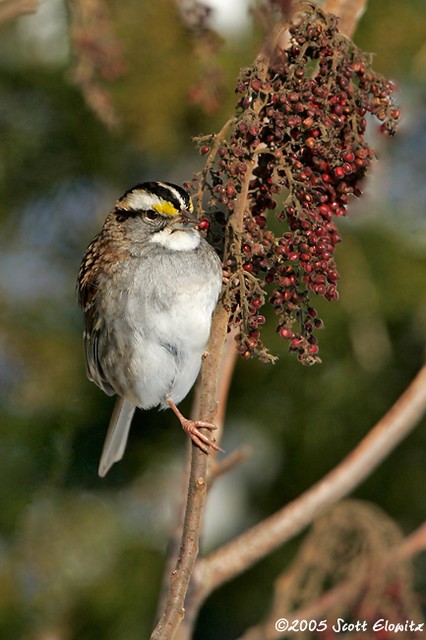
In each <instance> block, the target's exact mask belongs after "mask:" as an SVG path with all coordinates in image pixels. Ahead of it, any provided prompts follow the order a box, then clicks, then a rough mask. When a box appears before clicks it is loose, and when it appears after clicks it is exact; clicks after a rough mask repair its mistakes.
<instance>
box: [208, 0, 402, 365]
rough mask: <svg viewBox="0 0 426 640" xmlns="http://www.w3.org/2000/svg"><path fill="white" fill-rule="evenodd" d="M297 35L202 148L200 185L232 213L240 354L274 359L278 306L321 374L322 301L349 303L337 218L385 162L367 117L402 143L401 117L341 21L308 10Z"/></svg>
mask: <svg viewBox="0 0 426 640" xmlns="http://www.w3.org/2000/svg"><path fill="white" fill-rule="evenodd" d="M289 34H290V42H289V45H288V46H287V48H286V49H285V50H283V49H281V48H279V47H278V46H276V47H275V48H273V50H272V52H270V53H269V54H268V55H266V54H263V55H262V56H260V57H259V58H258V59H257V60H256V62H255V63H254V65H253V66H252V67H249V68H245V69H243V70H242V72H241V74H240V77H239V80H238V84H237V93H238V94H239V101H238V105H237V110H236V115H235V118H233V119H232V120H231V121H230V122H229V123H228V124H227V126H226V127H225V128H224V129H223V130H222V132H221V133H220V134H218V135H217V136H210V137H205V138H200V139H199V144H200V152H201V153H202V154H206V155H207V162H206V165H205V169H204V171H203V172H202V174H201V175H199V176H198V183H199V192H200V191H201V190H205V189H204V188H205V187H207V188H208V189H209V191H210V195H211V197H210V202H209V205H210V209H211V210H214V209H217V208H220V209H221V210H222V214H221V215H222V217H223V220H224V223H223V225H222V229H223V238H224V246H223V254H224V255H223V258H224V274H225V282H226V293H225V303H226V304H227V305H228V307H229V309H230V311H231V324H233V325H238V326H239V327H240V332H239V336H238V342H239V347H238V348H239V351H240V353H241V355H242V356H243V357H245V358H248V357H251V356H252V355H257V356H259V357H260V358H261V359H264V360H267V359H270V358H271V356H270V354H269V353H268V351H267V349H266V348H265V347H264V345H263V344H262V342H261V339H260V329H261V326H262V325H263V324H264V323H265V316H264V315H262V313H261V311H262V307H264V305H265V304H266V303H267V302H268V303H269V305H270V306H272V309H273V311H274V312H275V314H276V315H277V316H278V323H277V331H278V332H279V334H280V335H281V336H282V337H283V338H284V339H285V340H288V341H289V345H290V350H291V351H293V352H295V353H296V354H297V356H298V358H299V360H300V361H301V362H303V363H304V364H312V363H314V362H316V361H318V360H319V358H318V355H317V353H318V344H317V339H316V337H315V333H314V332H315V330H316V329H320V328H321V327H322V326H323V323H322V321H321V320H320V319H319V318H318V314H317V312H316V310H315V309H314V307H313V306H312V303H311V297H312V295H311V294H317V295H319V296H323V297H324V298H326V299H327V300H336V299H337V297H338V292H337V281H338V278H339V274H338V272H337V269H336V264H335V261H334V250H335V247H336V244H337V243H338V242H339V241H340V239H341V238H340V235H339V233H338V230H337V228H336V224H335V219H336V218H338V217H339V216H343V215H345V213H346V206H347V204H348V202H349V199H350V197H351V196H360V195H361V188H360V185H361V182H362V179H363V178H364V176H365V175H366V173H367V171H368V168H369V166H370V164H371V161H372V159H373V158H374V150H373V149H372V148H371V147H370V146H369V144H368V143H367V141H366V139H365V132H366V124H367V121H366V116H367V114H368V113H371V114H373V115H374V116H376V118H377V119H378V120H379V121H380V122H381V130H382V132H383V133H384V134H387V135H392V134H393V133H394V132H395V129H396V125H397V121H398V118H399V110H398V109H397V108H396V106H395V105H394V103H393V99H392V96H391V94H392V92H393V91H394V88H395V87H394V85H393V83H391V82H389V81H387V80H386V79H385V78H383V77H382V76H380V75H379V74H377V73H375V72H374V71H373V69H372V68H371V57H370V55H367V54H365V53H363V52H362V51H360V50H359V49H358V48H357V47H356V46H355V45H354V44H353V43H352V42H351V41H350V40H349V39H348V38H346V37H345V36H343V35H342V34H340V33H339V31H338V27H337V18H335V17H334V16H332V15H327V14H325V13H324V12H323V11H321V10H320V9H319V8H318V7H315V6H313V5H307V6H306V9H305V10H304V11H303V13H301V14H300V15H299V16H298V19H297V22H295V23H293V24H292V25H291V26H290V27H289ZM199 206H200V207H201V199H199ZM272 212H273V213H272ZM223 214H224V215H223ZM215 216H216V214H211V215H210V218H211V221H212V226H214V224H213V223H214V220H215ZM275 220H277V221H279V222H281V223H284V225H285V228H284V229H283V230H282V232H279V231H277V229H279V226H280V225H278V224H277V223H276V222H275ZM204 224H206V223H204ZM216 227H217V225H216ZM216 232H217V230H216Z"/></svg>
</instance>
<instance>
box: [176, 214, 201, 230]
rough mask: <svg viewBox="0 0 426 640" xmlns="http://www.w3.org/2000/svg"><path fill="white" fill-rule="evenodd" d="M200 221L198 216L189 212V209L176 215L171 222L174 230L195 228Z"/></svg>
mask: <svg viewBox="0 0 426 640" xmlns="http://www.w3.org/2000/svg"><path fill="white" fill-rule="evenodd" d="M198 222H199V220H198V218H196V217H195V216H194V215H193V214H191V213H189V211H185V213H179V214H178V215H177V216H175V217H174V218H173V220H172V221H171V222H170V224H171V226H172V227H173V230H176V231H179V230H181V229H183V230H187V229H188V228H191V229H193V228H194V227H196V226H197V224H198Z"/></svg>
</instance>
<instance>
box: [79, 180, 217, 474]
mask: <svg viewBox="0 0 426 640" xmlns="http://www.w3.org/2000/svg"><path fill="white" fill-rule="evenodd" d="M196 224H197V220H195V219H194V217H193V207H192V202H191V199H190V197H189V195H188V193H187V192H186V191H185V190H184V189H182V188H181V187H178V186H176V185H174V184H170V183H168V182H144V183H142V184H138V185H136V186H135V187H133V188H132V189H129V191H126V193H125V194H124V195H123V196H122V197H121V198H120V199H119V200H118V201H117V202H116V204H115V207H114V209H113V210H112V211H111V212H110V214H109V215H108V217H107V219H106V221H105V223H104V226H103V228H102V230H101V232H100V233H99V234H98V235H97V236H96V237H95V239H94V240H93V241H92V242H91V244H90V245H89V247H88V248H87V251H86V254H85V256H84V258H83V261H82V264H81V267H80V272H79V275H78V283H77V287H78V294H79V302H80V305H81V307H82V308H83V311H84V316H85V331H84V346H85V353H86V368H87V375H88V377H89V379H90V380H92V381H93V382H95V383H96V384H97V385H98V387H100V388H101V389H102V390H103V391H104V392H105V393H106V394H108V395H113V394H114V393H115V394H117V396H118V398H117V401H116V405H115V407H114V411H113V415H112V417H111V422H110V425H109V428H108V433H107V436H106V439H105V444H104V448H103V451H102V456H101V460H100V464H99V475H100V476H104V475H105V474H106V473H107V471H108V470H109V468H110V467H111V466H112V465H113V464H114V462H117V461H118V460H120V459H121V458H122V456H123V453H124V450H125V447H126V442H127V437H128V433H129V429H130V423H131V421H132V417H133V413H134V410H135V408H136V407H140V408H142V409H149V408H151V407H155V406H157V405H160V406H161V408H167V407H170V408H171V409H172V410H173V411H174V412H175V414H176V415H177V416H178V418H179V420H180V422H181V424H182V427H183V428H184V430H185V431H186V432H187V433H188V434H189V435H190V437H191V438H192V440H193V441H194V443H195V444H197V445H198V446H199V447H201V448H202V449H203V451H205V452H207V451H208V448H209V447H211V448H213V449H216V450H218V449H219V447H218V446H217V445H216V443H215V442H214V441H213V440H212V439H210V438H208V437H207V436H206V435H205V434H203V433H202V432H201V431H200V430H199V428H198V427H207V428H214V425H212V424H211V423H207V422H203V421H199V420H197V421H193V420H187V419H186V418H184V417H183V415H182V414H181V413H180V411H179V410H178V409H177V407H176V405H177V404H178V403H179V402H180V401H181V400H182V399H183V398H184V397H185V396H186V395H187V393H188V392H189V390H190V389H191V387H192V386H193V384H194V382H195V379H196V378H197V375H198V372H199V370H200V366H201V358H202V355H203V351H204V349H205V347H206V344H207V340H208V338H209V333H210V326H211V317H212V313H213V311H214V308H215V306H216V303H217V300H218V297H219V294H220V289H221V283H222V269H221V264H220V260H219V258H218V256H217V255H216V253H215V251H214V250H213V249H212V247H211V246H210V245H209V244H208V243H207V242H206V240H205V239H204V238H203V237H202V236H201V235H200V233H199V231H198V230H197V229H196V228H194V227H195V226H196Z"/></svg>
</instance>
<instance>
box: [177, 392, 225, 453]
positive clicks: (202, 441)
mask: <svg viewBox="0 0 426 640" xmlns="http://www.w3.org/2000/svg"><path fill="white" fill-rule="evenodd" d="M167 404H168V405H169V407H170V409H171V410H172V411H173V413H174V414H175V415H176V416H177V417H178V418H179V422H180V423H181V425H182V429H183V430H184V431H185V432H186V433H187V434H188V435H189V437H190V438H191V440H192V442H193V443H194V444H196V445H197V447H199V448H200V449H201V451H204V453H209V451H210V449H213V450H214V451H223V449H221V448H220V447H219V445H218V444H217V443H216V442H215V441H214V440H212V439H211V438H209V437H208V436H207V435H205V434H204V433H203V432H202V431H200V429H199V428H198V427H202V428H204V429H211V430H213V429H217V427H216V425H214V424H213V423H212V422H206V421H205V420H190V419H189V418H185V416H183V415H182V413H181V412H180V411H179V409H178V408H177V406H176V405H175V403H174V402H172V401H171V400H167Z"/></svg>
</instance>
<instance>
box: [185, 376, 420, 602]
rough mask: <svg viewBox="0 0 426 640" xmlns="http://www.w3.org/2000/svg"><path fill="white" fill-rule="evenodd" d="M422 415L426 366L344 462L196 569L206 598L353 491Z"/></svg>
mask: <svg viewBox="0 0 426 640" xmlns="http://www.w3.org/2000/svg"><path fill="white" fill-rule="evenodd" d="M425 411H426V365H425V366H424V367H423V368H422V369H421V370H420V372H419V373H418V374H417V376H416V377H415V378H414V380H413V381H412V382H411V384H410V386H409V387H408V388H407V389H406V391H405V392H404V393H403V394H402V396H401V397H400V398H399V399H398V400H397V402H396V403H395V404H394V405H393V407H392V408H391V409H390V411H389V412H388V413H387V414H386V415H385V416H384V417H383V418H382V419H381V420H380V421H379V422H378V423H377V424H376V426H375V427H374V428H373V429H372V430H371V431H370V432H369V434H368V435H367V436H366V437H365V438H364V439H363V440H362V441H361V442H360V444H359V445H358V446H357V447H356V448H355V449H354V450H353V451H352V452H351V453H350V454H349V455H348V456H346V458H345V459H344V460H343V461H342V462H341V463H340V464H339V465H338V466H337V467H335V469H333V470H332V471H331V472H330V473H328V474H327V475H326V476H325V477H324V478H323V479H322V480H320V481H319V482H317V483H316V484H315V485H314V486H313V487H311V488H310V489H308V491H305V493H303V494H302V495H301V496H300V497H299V498H296V500H293V502H290V503H289V504H288V505H286V506H285V507H283V508H282V509H280V510H279V511H277V512H276V513H275V514H273V515H272V516H270V517H269V518H267V519H266V520H264V521H263V522H261V523H259V524H258V525H255V526H254V527H252V528H251V529H249V530H248V531H246V532H245V533H243V534H241V535H240V536H239V537H237V538H236V539H234V540H232V541H231V542H230V543H228V544H227V545H225V546H223V547H221V548H220V549H218V550H216V551H215V552H213V553H211V554H210V555H209V556H207V557H206V558H204V559H202V560H200V561H199V562H198V563H197V568H196V572H197V582H198V584H200V585H203V587H202V588H203V596H204V597H206V596H207V595H208V594H210V593H211V592H212V591H213V590H214V589H216V588H217V587H218V586H220V585H221V584H223V583H224V582H227V581H229V580H231V579H232V578H234V577H235V576H237V575H239V574H240V573H242V572H243V571H245V570H246V569H247V568H248V567H250V566H251V565H253V564H254V563H256V562H258V561H259V560H260V559H261V558H263V557H265V556H266V555H267V554H269V553H271V552H272V551H273V550H274V549H277V548H278V547H279V546H281V545H282V544H283V543H284V542H286V541H287V540H289V539H290V538H292V537H294V536H295V535H297V534H298V533H299V532H300V531H302V530H303V529H304V528H305V527H306V526H307V525H308V524H309V523H310V522H312V521H313V520H314V519H315V518H316V517H318V516H319V515H320V514H322V513H324V512H325V511H326V510H327V509H328V508H330V506H331V505H333V504H335V503H336V502H337V501H338V500H340V499H341V498H343V497H344V496H346V495H348V493H350V492H351V491H352V490H353V489H354V488H355V487H357V486H358V485H359V484H360V483H361V482H362V481H363V480H365V478H367V477H368V476H369V475H370V473H371V472H372V471H373V470H374V469H376V468H377V467H378V466H379V464H380V463H381V462H382V461H383V460H384V459H385V458H386V457H387V456H388V455H389V453H390V452H391V451H392V450H393V449H394V448H395V447H396V446H397V445H398V444H399V443H400V442H401V440H403V439H404V438H405V437H406V436H407V435H408V434H409V433H410V432H411V431H412V429H413V428H414V427H415V426H416V425H417V423H418V422H419V420H420V419H421V418H422V416H423V414H424V412H425Z"/></svg>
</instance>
